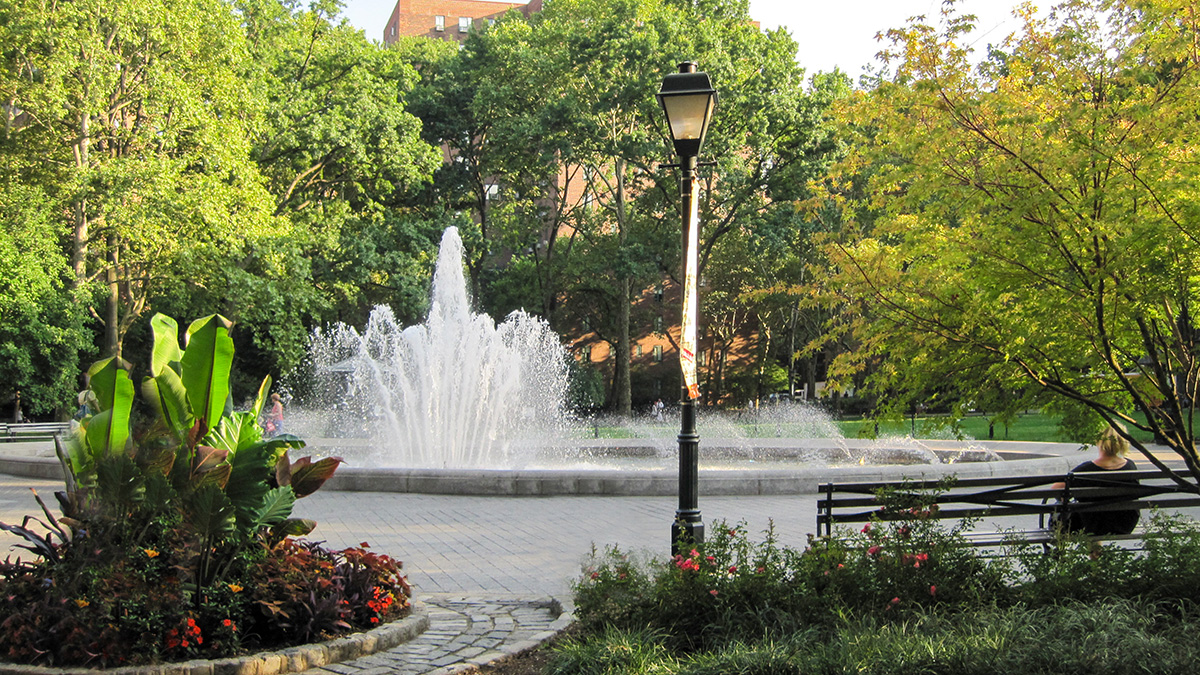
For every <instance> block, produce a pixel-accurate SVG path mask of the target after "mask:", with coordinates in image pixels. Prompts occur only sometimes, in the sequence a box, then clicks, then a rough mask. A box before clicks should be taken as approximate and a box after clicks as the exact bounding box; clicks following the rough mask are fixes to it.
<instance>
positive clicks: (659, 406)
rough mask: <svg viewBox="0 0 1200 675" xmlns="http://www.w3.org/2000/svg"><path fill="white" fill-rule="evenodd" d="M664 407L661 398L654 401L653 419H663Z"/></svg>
mask: <svg viewBox="0 0 1200 675" xmlns="http://www.w3.org/2000/svg"><path fill="white" fill-rule="evenodd" d="M665 407H666V406H664V405H663V402H662V399H661V398H660V399H658V400H656V401H655V402H654V419H656V420H658V421H659V422H661V421H663V408H665Z"/></svg>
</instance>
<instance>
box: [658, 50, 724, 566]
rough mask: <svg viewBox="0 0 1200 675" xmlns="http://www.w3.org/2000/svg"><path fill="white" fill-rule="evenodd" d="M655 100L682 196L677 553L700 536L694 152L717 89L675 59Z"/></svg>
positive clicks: (674, 536) (673, 536)
mask: <svg viewBox="0 0 1200 675" xmlns="http://www.w3.org/2000/svg"><path fill="white" fill-rule="evenodd" d="M658 101H659V103H661V104H662V107H663V112H665V113H666V115H667V126H668V127H670V130H671V140H672V141H673V142H674V143H675V154H677V155H679V164H678V165H677V166H678V167H679V169H680V171H681V172H682V180H681V182H680V192H681V194H682V199H683V260H684V283H683V320H682V322H681V327H680V338H679V365H680V369H681V370H682V374H683V387H682V398H681V400H680V409H681V417H682V419H681V421H680V427H679V508H678V509H677V510H676V511H675V522H674V523H673V524H672V525H671V550H672V552H673V553H675V554H683V553H685V552H686V551H687V549H688V548H689V547H691V546H692V545H694V544H700V543H703V541H704V523H703V522H702V521H701V519H700V506H699V483H700V480H699V446H700V436H699V434H697V433H696V399H697V398H699V397H700V389H699V386H698V384H697V380H696V321H697V317H698V315H699V309H700V303H699V294H698V293H697V290H696V282H697V276H698V274H699V272H698V262H697V260H698V258H697V251H696V249H697V247H698V242H699V239H700V234H699V232H700V219H699V217H698V214H697V191H698V185H697V184H696V157H697V156H698V155H699V154H700V148H701V146H703V145H704V135H705V134H706V133H707V132H708V124H709V122H711V121H712V114H713V109H715V108H716V107H717V92H716V90H715V89H713V88H712V82H711V81H709V79H708V75H707V74H705V73H698V72H696V64H695V63H692V62H690V61H687V62H684V63H681V64H679V72H678V73H672V74H671V75H667V76H666V77H664V78H663V82H662V88H660V89H659V91H658Z"/></svg>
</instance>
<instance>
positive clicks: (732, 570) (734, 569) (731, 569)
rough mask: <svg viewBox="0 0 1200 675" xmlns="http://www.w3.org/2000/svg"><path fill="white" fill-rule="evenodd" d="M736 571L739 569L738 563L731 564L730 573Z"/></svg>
mask: <svg viewBox="0 0 1200 675" xmlns="http://www.w3.org/2000/svg"><path fill="white" fill-rule="evenodd" d="M736 571H737V565H730V566H729V573H730V574H733V573H734V572H736Z"/></svg>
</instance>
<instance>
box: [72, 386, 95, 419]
mask: <svg viewBox="0 0 1200 675" xmlns="http://www.w3.org/2000/svg"><path fill="white" fill-rule="evenodd" d="M76 398H77V400H78V401H79V409H78V410H76V411H75V416H74V417H72V418H71V419H73V420H75V421H78V422H82V421H83V420H84V418H85V417H87V416H88V415H94V414H95V413H96V412H98V411H99V409H100V405H99V404H98V403H97V402H96V395H95V394H93V393H92V390H91V389H84V390H83V391H81V392H79V396H77V397H76Z"/></svg>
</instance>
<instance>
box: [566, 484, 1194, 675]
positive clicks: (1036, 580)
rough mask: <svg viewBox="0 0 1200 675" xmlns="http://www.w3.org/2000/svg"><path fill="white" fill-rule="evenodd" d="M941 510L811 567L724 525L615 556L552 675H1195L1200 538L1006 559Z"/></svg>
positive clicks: (832, 543) (1080, 542) (1159, 528)
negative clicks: (671, 546) (665, 552)
mask: <svg viewBox="0 0 1200 675" xmlns="http://www.w3.org/2000/svg"><path fill="white" fill-rule="evenodd" d="M885 498H886V495H885ZM928 508H929V507H928V500H922V499H917V500H916V501H911V500H908V501H902V500H899V499H894V500H891V502H890V503H889V505H888V509H889V510H893V511H894V514H892V515H894V516H896V517H897V519H895V520H893V519H891V517H890V516H889V518H888V519H887V520H886V521H881V522H873V523H870V524H868V525H867V526H865V527H863V528H862V529H861V530H860V531H857V532H855V531H843V532H841V533H840V535H839V537H838V538H836V539H814V540H812V541H811V542H810V545H809V546H808V547H807V548H805V549H804V550H802V551H800V550H792V549H788V548H785V547H779V546H777V545H776V544H775V543H774V541H773V539H772V534H771V532H770V531H768V532H767V533H766V538H765V540H764V541H762V542H761V543H753V542H750V541H749V540H748V539H747V537H746V533H745V530H744V528H743V527H742V526H736V527H729V526H728V525H726V524H724V523H715V524H714V525H713V528H712V534H713V536H712V540H711V541H709V542H706V544H705V546H704V547H702V548H697V549H696V550H694V551H691V552H689V554H687V555H684V556H677V557H675V558H674V559H672V560H665V561H664V560H639V559H636V558H631V557H630V556H629V555H628V554H626V553H624V552H622V551H619V550H617V549H609V550H608V551H606V552H605V553H604V554H603V555H601V556H594V559H593V561H592V565H591V566H589V567H588V568H586V569H585V571H584V575H583V577H582V579H581V580H580V581H579V582H578V583H577V585H576V618H577V620H578V622H579V625H580V628H581V634H580V635H578V636H577V637H574V638H572V639H570V640H566V641H564V642H562V643H560V644H559V645H557V646H556V647H555V655H554V659H553V662H552V665H551V667H550V668H549V672H554V673H562V674H568V673H609V672H633V673H689V674H691V673H706V674H708V673H726V672H747V673H771V674H774V673H797V674H799V673H810V672H836V673H842V672H855V673H857V672H871V673H881V674H883V673H901V672H904V673H907V672H938V673H956V674H958V673H990V674H997V673H1001V674H1006V673H1012V674H1014V675H1015V674H1018V673H1029V672H1054V673H1081V674H1082V673H1110V672H1111V673H1125V672H1143V671H1144V672H1156V673H1158V672H1163V673H1186V672H1189V670H1188V669H1189V668H1190V667H1192V666H1191V665H1190V660H1191V659H1194V658H1195V657H1196V654H1197V647H1196V645H1195V643H1194V640H1192V639H1191V633H1192V632H1193V631H1194V630H1195V629H1196V627H1197V624H1198V622H1200V612H1198V611H1197V607H1200V604H1197V602H1196V599H1197V595H1196V589H1197V588H1198V587H1200V585H1198V584H1200V580H1198V579H1197V578H1196V575H1197V572H1196V570H1198V569H1200V526H1198V525H1197V524H1196V523H1195V522H1194V521H1191V520H1190V519H1187V518H1184V517H1180V516H1164V515H1161V514H1156V515H1155V516H1154V517H1153V518H1152V519H1151V525H1150V527H1149V529H1148V532H1147V538H1146V540H1145V550H1144V551H1142V552H1140V553H1139V552H1135V551H1129V550H1126V549H1123V548H1120V547H1119V546H1116V545H1105V546H1099V545H1095V544H1092V543H1090V542H1088V541H1087V540H1085V539H1069V538H1068V539H1063V540H1061V541H1059V542H1056V543H1055V545H1054V546H1053V548H1052V550H1051V551H1050V552H1049V553H1047V552H1046V551H1044V550H1043V548H1042V547H1041V546H1040V545H1038V546H1031V545H1019V544H1016V543H1015V542H1014V543H1013V544H1012V546H1011V548H1010V549H1009V550H1008V551H1006V553H1007V554H1008V555H1009V556H1010V557H1008V558H995V557H992V556H991V555H989V554H988V553H987V552H986V551H979V550H977V549H973V548H971V547H969V546H965V545H964V544H963V542H962V540H961V535H960V534H959V531H960V530H961V529H962V528H963V527H965V526H966V525H967V524H966V523H960V524H958V525H956V526H952V527H950V528H949V529H943V528H942V527H941V526H940V525H939V524H938V522H939V521H936V520H934V519H931V518H929V517H928V516H929V513H928V510H927V509H928ZM622 669H624V670H622Z"/></svg>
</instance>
